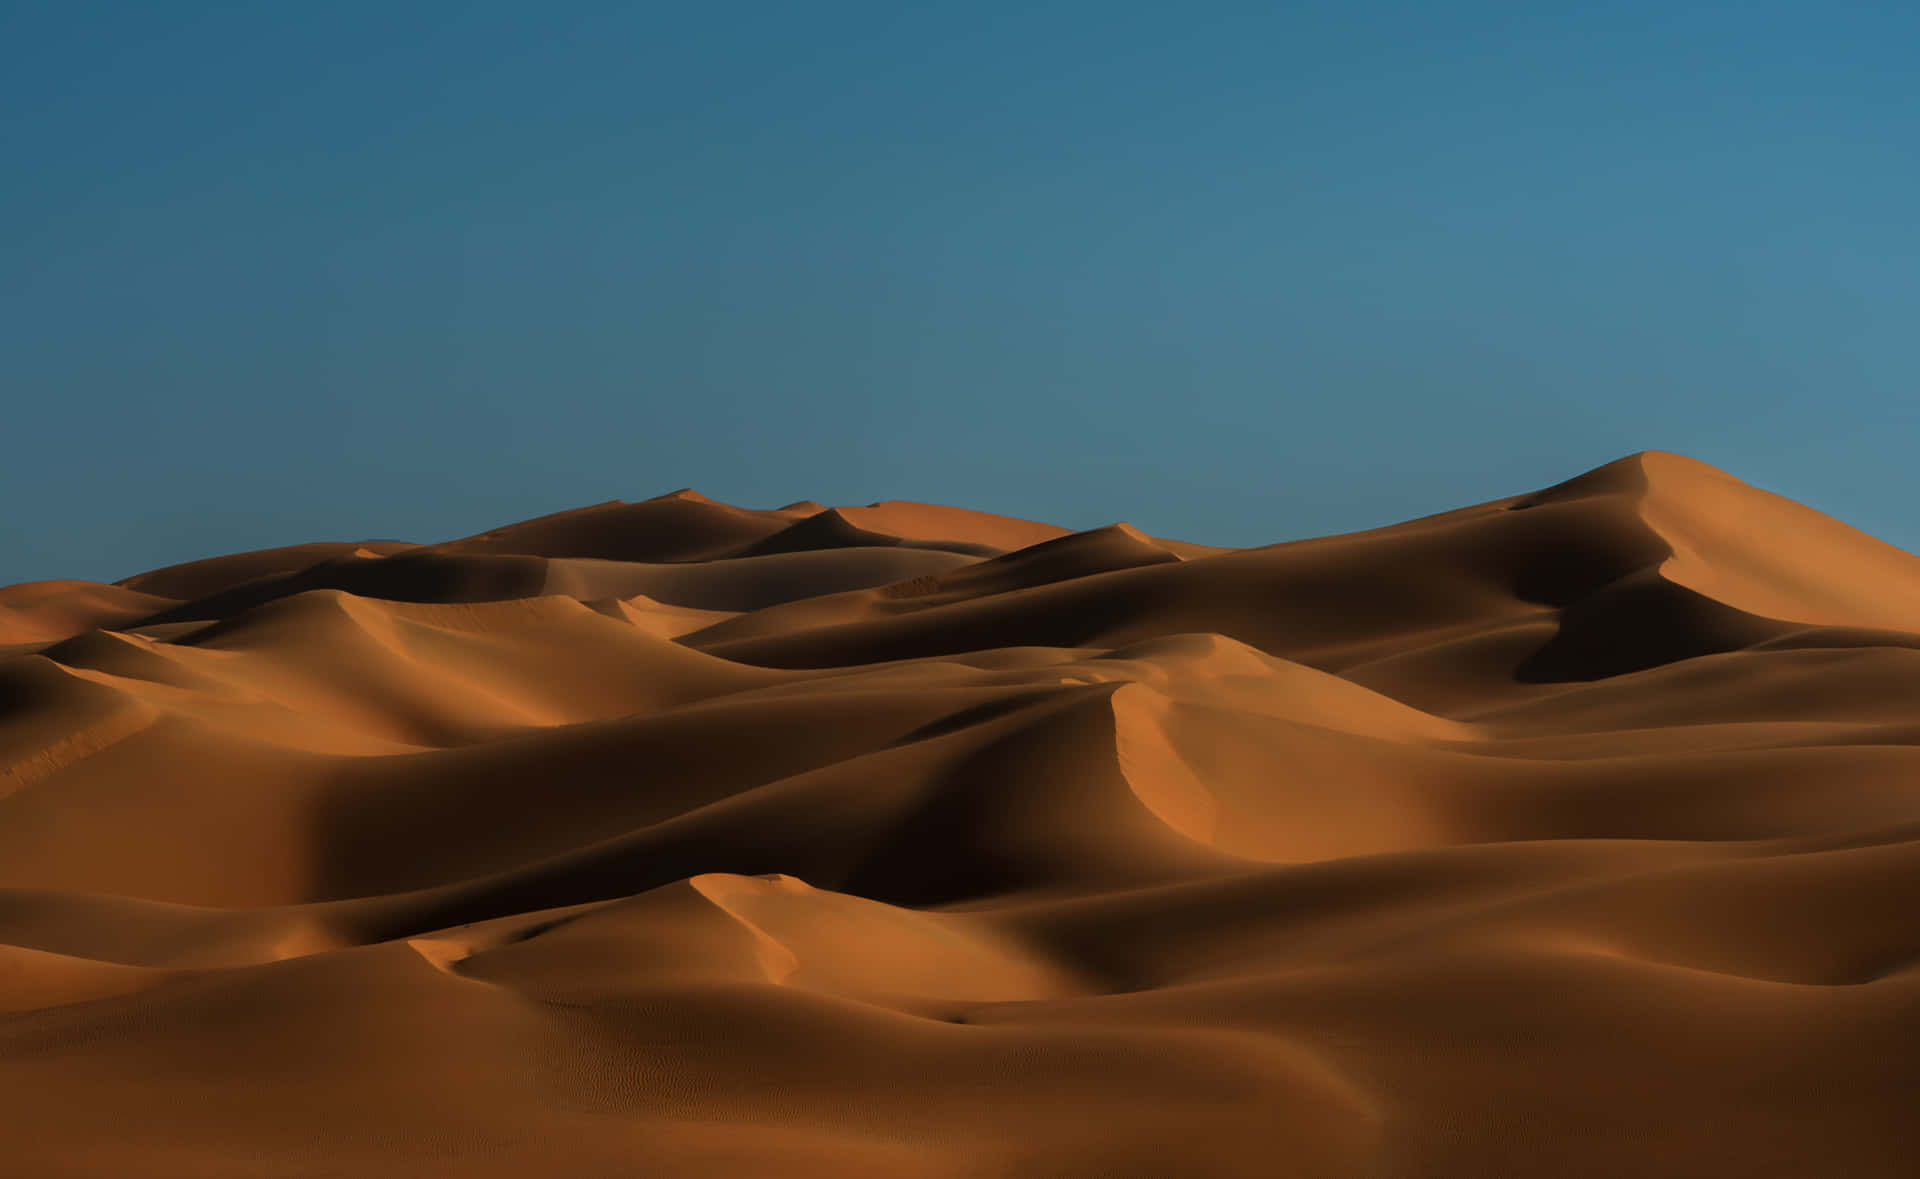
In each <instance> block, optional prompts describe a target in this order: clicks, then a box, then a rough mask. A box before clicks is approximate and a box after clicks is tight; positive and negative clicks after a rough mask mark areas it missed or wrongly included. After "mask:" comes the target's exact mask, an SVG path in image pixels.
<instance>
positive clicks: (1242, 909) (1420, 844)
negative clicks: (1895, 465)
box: [0, 452, 1920, 1179]
mask: <svg viewBox="0 0 1920 1179" xmlns="http://www.w3.org/2000/svg"><path fill="white" fill-rule="evenodd" d="M1916 913H1920V558H1916V557H1914V556H1913V555H1910V554H1908V553H1905V552H1902V551H1900V550H1898V549H1896V548H1893V547H1892V546H1889V545H1885V544H1883V543H1881V542H1879V541H1877V540H1875V539H1873V538H1871V537H1869V536H1866V535H1865V534H1863V533H1860V532H1857V531H1855V530H1854V529H1852V528H1849V527H1848V526H1846V525H1844V524H1842V523H1840V522H1838V521H1835V520H1832V519H1830V518H1828V517H1826V516H1823V515H1821V514H1819V513H1817V512H1814V511H1812V510H1811V509H1808V508H1806V507H1803V506H1801V505H1799V504H1796V503H1793V502H1791V501H1789V500H1785V499H1782V498H1780V497H1778V496H1775V495H1772V494H1770V493H1767V492H1764V491H1761V490H1758V489H1756V488H1753V487H1750V486H1748V485H1746V484H1744V483H1742V482H1740V481H1739V480H1737V479H1735V478H1734V477H1732V476H1731V475H1728V474H1726V473H1725V472H1721V471H1718V470H1716V469H1714V468H1712V467H1709V466H1707V465H1705V464H1702V463H1699V462H1695V461H1693V460H1691V459H1687V458H1683V457H1681V456H1677V455H1671V454H1665V453H1661V452H1647V453H1643V454H1639V455H1634V456H1630V457H1628V458H1624V459H1621V460H1619V461H1617V462H1614V463H1611V464H1608V465H1606V466H1604V467H1601V468H1598V469H1596V470H1594V471H1590V472H1587V473H1586V474H1583V475H1580V476H1578V477H1576V478H1573V479H1570V480H1568V481H1566V482H1564V483H1560V484H1557V485H1555V486H1553V487H1549V488H1546V489H1543V490H1539V491H1535V492H1531V493H1528V494H1522V495H1516V496H1513V497H1511V498H1508V499H1502V500H1496V501H1493V502H1490V503H1485V504H1479V505H1474V506H1471V507H1465V508H1459V509H1454V510H1451V511H1445V512H1441V513H1439V514H1437V515H1432V516H1427V517H1423V518H1421V519H1417V520H1412V521H1409V522H1406V523H1403V524H1398V525H1394V526H1391V527H1386V528H1380V529H1374V530H1371V531H1367V532H1361V533H1354V534H1350V535H1343V536H1329V537H1321V538H1316V539H1312V540H1304V541H1296V542H1291V543H1286V544H1277V545H1272V546H1268V547H1262V548H1250V549H1220V548H1214V547H1210V546H1205V545H1199V544H1192V543H1187V542H1181V541H1176V540H1171V539H1165V538H1155V537H1150V536H1147V535H1146V534H1144V533H1142V532H1140V531H1139V530H1138V529H1135V528H1133V527H1131V526H1129V525H1124V524H1115V525H1111V526H1109V527H1106V528H1100V529H1095V530H1092V531H1085V532H1071V531H1069V530H1067V529H1063V528H1059V527H1055V526H1052V525H1048V524H1042V523H1035V522H1031V521H1024V520H1017V519H1013V518H1010V517H1004V516H996V515H990V514H987V513H977V512H970V511H967V510H964V509H961V508H955V507H943V506H935V505H925V504H912V503H902V502H889V503H880V504H872V505H866V506H863V507H839V508H834V507H828V506H825V505H821V504H817V503H814V502H812V501H808V500H801V501H797V502H795V503H792V504H789V505H787V506H785V507H782V508H779V509H773V510H752V509H745V508H738V507H734V506H731V505H727V504H722V503H718V502H715V501H713V500H710V499H708V498H706V497H704V496H701V495H699V494H698V493H697V492H693V491H691V490H682V491H678V492H674V493H671V494H669V495H665V496H660V497H657V498H655V499H651V500H645V501H641V502H637V503H626V502H620V501H614V502H610V503H606V504H599V505H595V506H591V507H587V508H581V509H577V510H574V511H569V512H561V513H556V514H554V515H550V516H545V517H541V518H539V519H536V520H529V521H525V522H523V523H519V524H512V525H506V526H502V527H499V528H495V529H492V530H490V531H488V532H485V533H481V534H479V535H476V536H471V537H466V538H461V539H457V540H453V541H448V542H443V543H437V544H410V543H404V542H398V541H377V542H360V543H353V542H347V543H326V544H305V545H295V546H292V547H288V548H280V549H274V550H268V551H263V552H258V553H246V554H237V555H233V556H226V557H214V558H210V559H206V560H200V561H194V562H191V563H189V564H185V565H179V566H174V567H171V568H167V569H160V570H154V571H151V572H147V573H141V574H138V575H136V576H133V577H129V578H127V579H125V580H124V581H122V582H119V583H117V584H115V585H99V584H94V583H87V582H73V581H55V582H36V583H29V584H26V585H21V586H13V587H8V588H5V589H0V1111H4V1112H3V1113H0V1121H4V1123H5V1126H6V1129H7V1130H8V1131H9V1132H8V1133H7V1134H6V1142H7V1145H6V1146H5V1147H4V1148H0V1170H4V1171H5V1172H6V1173H7V1174H9V1175H19V1176H23V1177H31V1176H42V1175H44V1176H62V1177H73V1176H102V1177H107V1176H112V1177H124V1176H136V1175H137V1176H142V1177H145V1179H172V1177H175V1176H178V1177H180V1179H207V1177H218V1176H260V1175H288V1176H293V1175H302V1176H305V1175H315V1176H317V1175H323V1174H325V1175H333V1174H352V1175H355V1176H366V1177H382V1176H393V1177H401V1176H420V1175H438V1174H460V1175H468V1176H523V1175H550V1174H564V1175H578V1176H600V1175H605V1176H616V1175H619V1176H626V1175H660V1176H742V1175H751V1176H765V1177H788V1176H792V1177H801V1176H846V1175H885V1176H890V1177H891V1176H902V1177H928V1179H973V1177H979V1176H1004V1177H1009V1179H1024V1177H1026V1176H1035V1177H1038V1176H1076V1177H1077V1176H1088V1177H1094V1176H1141V1177H1143V1179H1144V1177H1153V1179H1161V1177H1165V1176H1194V1177H1214V1176H1220V1177H1227V1176H1235V1177H1237V1176H1249V1177H1251V1176H1262V1177H1264V1176H1272V1175H1276V1174H1286V1175H1293V1176H1306V1177H1345V1176H1368V1177H1373V1176H1379V1177H1383V1179H1396V1177H1406V1179H1427V1177H1434V1179H1443V1177H1456V1176H1457V1177H1460V1179H1485V1177H1492V1176H1574V1177H1585V1176H1591V1177H1594V1179H1619V1177H1623V1176H1673V1177H1675V1179H1681V1177H1686V1179H1695V1177H1699V1176H1709V1175H1740V1176H1763V1177H1770V1176H1780V1177H1782V1179H1785V1177H1794V1179H1801V1177H1805V1176H1814V1175H1834V1176H1860V1177H1879V1176H1886V1177H1888V1179H1894V1177H1902V1179H1904V1177H1908V1176H1911V1175H1913V1174H1915V1173H1920V1131H1916V1130H1915V1129H1914V1126H1913V1123H1912V1116H1911V1113H1912V1104H1913V1099H1914V1095H1915V1094H1916V1093H1917V1092H1920V1064H1916V1063H1915V1060H1914V1055H1913V1053H1912V1052H1911V1051H1909V1046H1910V1045H1911V1044H1912V1043H1913V1042H1914V1039H1915V1037H1916V1035H1920V921H1916V920H1915V917H1914V914H1916Z"/></svg>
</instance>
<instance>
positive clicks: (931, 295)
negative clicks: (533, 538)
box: [0, 0, 1920, 583]
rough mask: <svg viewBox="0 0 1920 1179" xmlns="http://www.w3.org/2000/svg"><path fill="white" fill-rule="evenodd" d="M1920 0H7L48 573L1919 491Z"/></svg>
mask: <svg viewBox="0 0 1920 1179" xmlns="http://www.w3.org/2000/svg"><path fill="white" fill-rule="evenodd" d="M1917 47H1920V6H1915V5H1912V4H1904V3H1903V4H1894V3H1885V4H1850V3H1844V2H1842V3H1823V4H1815V3H1811V2H1794V3H1784V2H1777V0H1775V2H1769V0H1757V2H1747V3H1710V4H1709V3H1686V2H1684V0H1681V2H1673V0H1665V2H1658V3H1654V2H1643V0H1616V2H1614V3H1608V4H1543V3H1538V2H1537V0H1514V2H1510V3H1494V2H1487V0H1465V2H1461V3H1454V4H1434V3H1431V2H1419V3H1397V2H1396V3H1364V2H1361V3H1354V2H1344V3H1333V2H1309V3H1294V4H1278V3H1270V2H1263V3H1204V2H1202V3H1196V4H1188V5H1174V4H1166V3H1151V4H1149V3H1136V2H1130V0H1102V2H1100V3H1078V2H1075V3H1060V2H1052V3H1050V2H1047V0H1024V2H1022V3H1017V4H1015V3H997V2H993V0H969V2H967V3H947V4H902V3H899V2H897V0H887V2H882V3H843V2H837V0H815V2H812V3H804V4H803V3H784V2H782V3H772V2H765V3H754V2H733V3H727V2H720V0H716V2H713V3H704V4H691V3H688V4H663V3H637V4H636V3H618V4H615V3H605V4H595V3H558V4H530V3H524V2H522V3H513V4H506V3H465V4H452V3H413V4H394V3H379V4H373V3H351V2H349V3H329V4H291V3H285V4H283V3H226V4H213V3H199V2H193V0H167V2H165V3H149V2H146V0H142V2H140V3H97V2H96V3H90V2H87V0H42V2H38V3H16V2H8V0H0V152H4V156H3V157H0V159H3V160H4V164H3V165H0V224H3V225H4V230H3V231H0V344H3V346H0V433H3V434H4V437H5V439H6V445H5V460H4V464H0V503H3V504H4V507H0V583H4V582H8V581H17V580H27V579H37V578H52V577H87V578H98V579H111V578H116V577H121V576H125V575H128V574H131V573H133V572H136V571H138V570H141V569H145V568H149V567H152V566H157V565H161V564H166V563H170V562H174V561H179V560H184V559H189V558H193V557H198V556H204V555H210V554H213V553H218V552H228V551H234V550H239V549H247V548H257V547H263V546H268V545H275V544H283V543H291V542H297V541H303V540H316V539H358V538H364V537H400V538H404V539H413V540H434V539H442V538H446V537H449V536H453V535H459V534H464V533H468V532H473V531H477V530H479V529H481V528H484V527H487V526H489V525H492V524H497V523H502V522H505V521H510V520H515V519H520V518H524V517H527V516H532V515H536V514H540V513H544V512H549V511H554V510H558V509H560V508H565V507H571V506H577V505H580V504H584V503H589V502H595V501H599V500H605V499H612V498H623V499H639V498H644V497H646V496H649V495H654V494H658V493H660V492H663V491H667V490H671V489H673V488H676V487H680V486H683V485H689V484H691V485H694V486H697V487H699V488H700V489H701V490H703V491H705V492H707V493H708V494H710V495H713V496H715V497H716V498H721V499H727V500H731V501H734V502H740V503H744V504H747V505H749V506H774V505H777V504H780V503H784V502H787V501H789V500H794V499H799V498H802V497H812V498H815V499H819V500H823V501H826V502H830V503H832V502H866V501H870V500H875V499H882V498H909V499H925V500H935V501H943V502H956V503H961V504H965V505H967V506H972V507H979V508H984V509H989V510H996V511H1003V512H1010V513H1014V514H1020V515H1029V516H1034V517H1041V518H1046V519H1050V520H1054V521H1057V522H1059V523H1063V524H1068V525H1075V526H1094V525H1099V524H1104V523H1108V522H1110V521H1112V520H1113V519H1116V518H1125V519H1128V520H1131V521H1132V522H1133V523H1135V524H1137V525H1139V526H1140V527H1142V528H1145V529H1147V530H1148V531H1156V532H1161V533H1165V534H1170V535H1175V536H1180V537H1186V538H1190V539H1194V540H1203V541H1214V542H1221V543H1233V544H1253V543H1264V542H1268V541H1274V540H1284V539H1291V538H1296V537H1300V536H1306V535H1313V534H1319V533H1326V532H1337V531H1345V530H1349V529H1354V528H1360V527H1368V526H1372V525H1376V524H1383V523H1387V522H1390V521H1393V520H1396V519H1400V518H1404V517H1408V516H1413V515H1420V514H1425V513H1427V512H1431V511H1438V510H1441V509H1444V508H1447V507H1452V506H1457V505H1459V504H1462V503H1468V502H1472V501H1475V500H1480V499H1486V498H1491V497H1494V496H1498V495H1504V494H1508V493H1512V492H1518V491H1522V490H1526V489H1529V488H1531V487H1535V486H1539V485H1542V484H1545V483H1549V482H1554V481H1557V480H1559V479H1560V478H1563V477H1566V476H1569V475H1572V474H1574V473H1577V472H1578V471H1580V470H1583V469H1586V468H1588V467H1591V466H1594V465H1597V464H1599V463H1601V462H1604V461H1606V460H1609V459H1612V458H1615V457H1618V456H1619V455H1621V454H1625V453H1627V452H1630V451H1634V450H1639V449H1644V448H1648V447H1658V448H1662V449H1669V450H1677V451H1682V452H1685V453H1689V454H1692V455H1694V456H1696V457H1699V458H1702V459H1705V460H1707V461H1709V462H1713V463H1716V464H1718V465H1720V466H1723V467H1726V468H1727V469H1729V470H1731V471H1733V472H1734V473H1735V474H1737V475H1740V476H1741V477H1743V478H1745V479H1747V480H1748V481H1750V482H1753V483H1757V484H1759V485H1761V486H1764V487H1768V488H1771V489H1773V490H1777V491H1780V492H1783V493H1785V494H1789V495H1792V496H1794V497H1796V498H1799V499H1802V500H1804V501H1805V502H1808V503H1811V504H1812V505H1814V506H1815V507H1818V508H1821V509H1822V510H1825V511H1828V512H1831V513H1834V514H1836V515H1839V516H1841V517H1842V518H1844V519H1847V520H1849V521H1850V522H1852V523H1855V524H1857V525H1859V526H1861V527H1865V528H1867V529H1869V530H1870V531H1873V532H1876V533H1878V534H1879V535H1882V536H1884V537H1886V538H1887V539H1889V540H1893V541H1895V542H1896V543H1900V544H1903V545H1905V546H1906V547H1909V548H1915V547H1920V496H1916V491H1917V490H1920V475H1917V474H1916V469H1917V468H1916V466H1915V462H1914V453H1913V452H1914V442H1915V439H1916V430H1915V427H1916V425H1920V398H1916V378H1917V377H1920V360H1917V359H1916V349H1915V340H1916V324H1917V323H1920V296H1917V295H1916V282H1920V267H1916V262H1920V250H1916V245H1920V240H1917V239H1920V219H1917V218H1916V216H1915V210H1916V209H1917V208H1920V150H1917V149H1920V143H1916V137H1917V135H1920V72H1916V70H1915V68H1914V54H1915V52H1916V48H1917Z"/></svg>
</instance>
